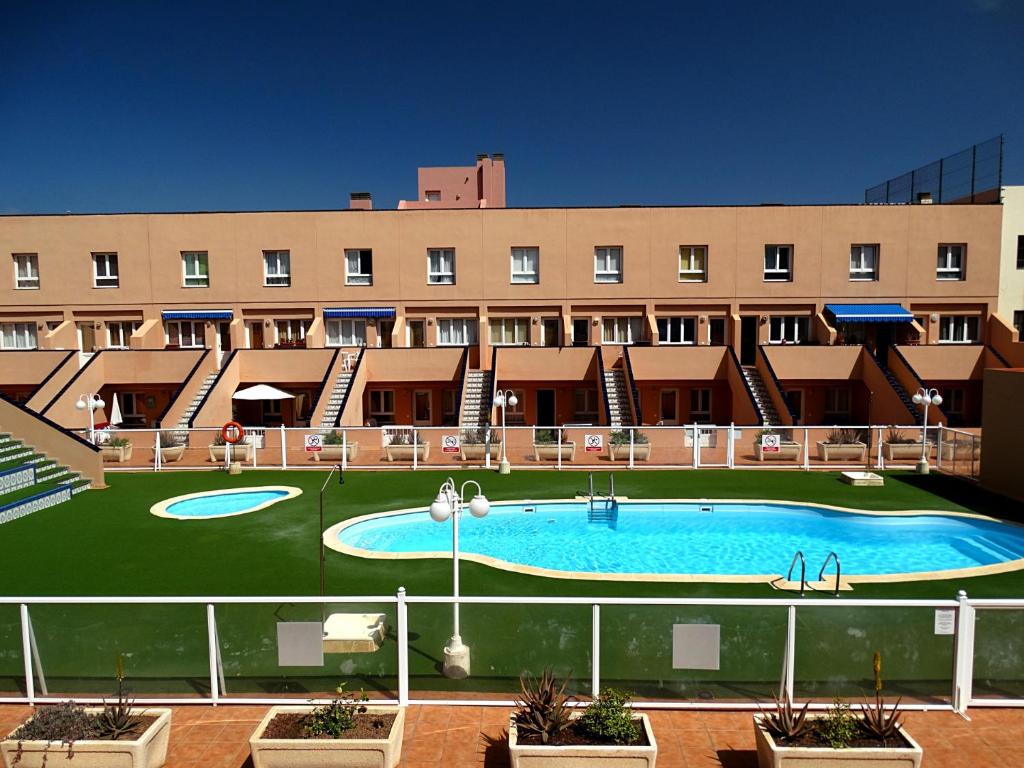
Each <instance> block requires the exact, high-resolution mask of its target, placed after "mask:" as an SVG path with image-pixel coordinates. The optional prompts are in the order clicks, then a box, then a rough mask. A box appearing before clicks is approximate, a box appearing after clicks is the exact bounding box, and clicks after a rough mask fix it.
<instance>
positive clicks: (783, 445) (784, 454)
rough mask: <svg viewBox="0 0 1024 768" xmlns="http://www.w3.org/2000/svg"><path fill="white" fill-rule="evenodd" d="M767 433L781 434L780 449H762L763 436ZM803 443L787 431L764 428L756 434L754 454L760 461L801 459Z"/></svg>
mask: <svg viewBox="0 0 1024 768" xmlns="http://www.w3.org/2000/svg"><path fill="white" fill-rule="evenodd" d="M765 435H778V436H779V450H778V451H774V452H772V451H769V452H765V451H762V450H761V438H762V437H763V436H765ZM802 450H803V445H801V444H800V443H798V442H797V441H796V440H794V439H793V438H792V436H790V435H789V434H788V433H787V432H784V431H782V430H779V429H762V430H761V431H760V432H758V433H757V434H755V435H754V455H755V456H756V457H757V460H758V461H800V456H801V455H802V453H801V452H802Z"/></svg>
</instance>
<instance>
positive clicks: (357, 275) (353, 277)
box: [345, 248, 373, 285]
mask: <svg viewBox="0 0 1024 768" xmlns="http://www.w3.org/2000/svg"><path fill="white" fill-rule="evenodd" d="M364 259H365V260H364ZM353 264H354V265H355V270H353V269H352V267H353ZM367 268H369V269H367ZM345 285H373V250H372V249H370V248H346V249H345Z"/></svg>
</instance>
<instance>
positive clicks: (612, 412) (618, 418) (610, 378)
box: [604, 368, 633, 428]
mask: <svg viewBox="0 0 1024 768" xmlns="http://www.w3.org/2000/svg"><path fill="white" fill-rule="evenodd" d="M604 391H605V395H606V396H607V398H608V413H609V416H610V419H609V421H610V425H611V426H612V427H613V428H615V427H618V428H622V427H631V426H633V412H632V411H631V410H630V408H629V390H628V389H627V388H626V377H625V375H624V374H623V372H622V369H621V368H612V369H611V370H606V371H604Z"/></svg>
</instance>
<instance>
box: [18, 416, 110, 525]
mask: <svg viewBox="0 0 1024 768" xmlns="http://www.w3.org/2000/svg"><path fill="white" fill-rule="evenodd" d="M89 486H90V481H89V480H86V479H84V478H82V477H81V476H80V475H79V474H78V473H77V472H72V471H70V470H69V469H68V468H67V467H65V466H62V465H60V464H58V463H57V462H55V461H53V460H51V459H47V458H46V457H45V456H42V455H40V454H38V453H36V452H35V451H34V450H33V449H32V448H31V447H30V446H27V445H25V444H24V443H22V442H21V441H20V440H18V439H16V438H15V437H13V436H11V435H10V434H6V433H0V524H3V523H7V522H10V521H11V520H17V519H18V518H19V517H24V516H25V515H29V514H31V513H33V512H37V511H39V510H40V509H46V508H47V507H52V506H55V505H57V504H60V503H62V502H65V501H67V500H68V499H70V498H71V497H72V496H73V495H74V494H76V493H80V492H81V491H84V490H86V489H87V488H89Z"/></svg>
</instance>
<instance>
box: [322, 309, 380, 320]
mask: <svg viewBox="0 0 1024 768" xmlns="http://www.w3.org/2000/svg"><path fill="white" fill-rule="evenodd" d="M394 316H395V308H394V307H344V308H340V307H338V308H329V309H325V310H324V317H329V318H336V317H394Z"/></svg>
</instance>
